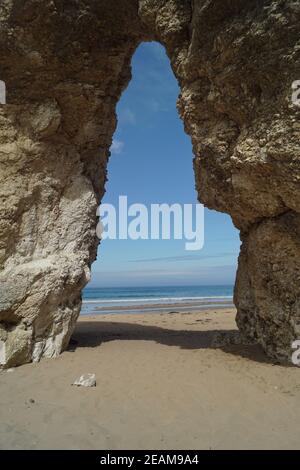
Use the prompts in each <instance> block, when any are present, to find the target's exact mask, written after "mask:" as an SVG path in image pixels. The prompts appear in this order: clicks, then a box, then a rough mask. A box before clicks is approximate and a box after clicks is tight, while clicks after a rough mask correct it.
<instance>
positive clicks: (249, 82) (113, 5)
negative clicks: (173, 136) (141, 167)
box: [0, 0, 300, 366]
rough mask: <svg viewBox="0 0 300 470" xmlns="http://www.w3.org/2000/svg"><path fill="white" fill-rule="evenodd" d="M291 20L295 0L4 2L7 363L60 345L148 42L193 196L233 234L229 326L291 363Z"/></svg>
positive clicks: (294, 174) (297, 278) (298, 319)
mask: <svg viewBox="0 0 300 470" xmlns="http://www.w3.org/2000/svg"><path fill="white" fill-rule="evenodd" d="M299 25H300V7H299V3H298V2H295V1H293V0H282V1H278V0H276V1H275V0H273V1H272V0H259V1H258V0H247V1H246V2H245V0H233V1H232V0H226V1H224V0H114V2H111V1H110V0H100V1H99V0H70V1H68V2H64V1H62V0H27V1H25V0H6V1H4V2H1V5H0V79H1V80H3V81H5V83H6V89H7V105H5V106H1V109H0V126H1V127H0V128H1V132H0V165H1V166H0V174H1V186H0V198H1V219H0V235H1V238H0V267H1V274H0V277H1V284H0V289H1V291H0V364H1V365H3V366H11V365H18V364H22V363H25V362H28V361H31V360H39V359H40V358H41V357H43V356H46V357H52V356H55V355H57V354H59V353H60V352H61V351H62V350H63V349H64V348H65V347H66V346H67V344H68V341H69V338H70V335H71V333H72V331H73V327H74V325H75V322H76V319H77V316H78V314H79V311H80V306H81V290H82V288H83V287H84V285H85V284H86V282H87V281H88V280H89V275H90V266H91V263H92V262H93V260H94V259H95V257H96V250H97V244H98V242H97V238H96V236H95V226H96V222H97V220H96V207H97V205H98V203H99V201H100V200H101V197H102V195H103V192H104V184H105V179H106V163H107V159H108V157H109V147H110V145H111V140H112V135H113V132H114V130H115V127H116V116H115V107H116V104H117V101H118V99H119V97H120V95H121V92H122V90H123V89H124V88H125V87H126V85H127V84H128V82H129V80H130V60H131V57H132V55H133V53H134V51H135V49H136V47H137V46H138V44H139V43H140V42H141V41H149V40H157V41H159V42H161V43H162V44H163V45H164V46H165V48H166V50H167V53H168V55H169V57H170V60H171V64H172V68H173V71H174V74H175V76H176V77H177V80H178V82H179V84H180V88H181V95H180V98H179V102H178V109H179V112H180V115H181V117H182V119H183V120H184V124H185V128H186V131H187V133H188V134H189V135H190V136H191V138H192V142H193V148H194V154H195V160H194V168H195V177H196V186H197V189H198V193H199V199H200V200H201V201H202V202H203V203H204V204H206V205H207V206H208V207H209V208H212V209H216V210H219V211H224V212H227V213H229V214H230V215H231V217H232V219H233V221H234V224H235V225H236V227H237V228H238V229H239V230H240V232H241V238H242V241H243V244H242V250H241V254H240V258H239V268H238V273H237V281H236V287H235V303H236V306H237V309H238V314H237V323H238V326H239V328H240V330H241V331H242V332H243V333H244V334H246V335H247V336H250V337H251V338H255V339H257V340H258V341H259V342H260V343H261V344H262V345H263V347H264V349H265V351H266V352H267V354H269V355H270V356H271V357H273V358H276V359H277V360H281V361H288V360H289V357H290V354H291V342H292V340H293V339H296V338H298V337H300V297H299V295H300V256H299V255H300V238H299V236H300V213H299V212H300V144H299V142H300V139H299V138H300V121H299V117H300V108H299V107H298V106H297V105H295V104H294V103H293V102H292V100H291V93H292V90H291V85H292V83H293V82H294V81H295V80H297V79H300V60H299V59H300V46H299V32H300V26H299Z"/></svg>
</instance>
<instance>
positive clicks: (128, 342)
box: [0, 309, 300, 450]
mask: <svg viewBox="0 0 300 470" xmlns="http://www.w3.org/2000/svg"><path fill="white" fill-rule="evenodd" d="M74 339H75V340H76V341H78V344H77V345H76V346H75V345H73V350H69V351H66V352H65V353H64V354H62V355H61V356H60V357H58V358H57V359H49V360H43V361H42V362H40V363H39V364H28V365H25V366H22V367H19V368H16V369H14V370H13V371H12V372H7V371H3V372H1V373H0V401H1V403H0V448H1V449H8V448H9V449H22V448H25V449H49V448H50V449H109V450H113V449H135V448H137V449H228V448H233V449H240V448H255V449H267V448H280V449H283V448H284V449H287V448H294V449H296V448H300V442H299V427H300V408H299V399H300V370H299V369H298V368H296V367H282V366H280V365H274V364H272V363H270V362H269V361H268V360H267V359H266V357H265V356H264V354H263V353H262V351H261V350H260V348H259V347H258V346H256V345H254V346H253V345H251V346H250V345H242V344H239V336H238V333H237V331H236V326H235V322H234V311H233V310H228V309H223V310H218V311H201V312H198V313H191V314H184V313H180V314H166V313H164V314H158V313H156V314H152V315H151V314H149V313H147V314H143V315H142V314H141V315H138V314H132V315H125V314H120V315H103V316H102V315H101V316H100V315H98V316H90V317H82V318H81V319H80V321H79V322H78V326H77V329H76V332H75V334H74ZM230 343H236V344H230ZM87 372H91V373H95V374H96V376H97V387H95V388H81V387H74V386H71V383H72V382H73V381H74V380H75V379H76V378H77V377H78V376H80V375H81V374H83V373H87Z"/></svg>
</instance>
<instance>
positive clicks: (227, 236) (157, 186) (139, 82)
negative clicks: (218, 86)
mask: <svg viewBox="0 0 300 470" xmlns="http://www.w3.org/2000/svg"><path fill="white" fill-rule="evenodd" d="M132 73H133V78H132V80H131V82H130V84H129V86H128V88H127V89H126V90H125V92H124V93H123V95H122V97H121V100H120V102H119V104H118V108H117V114H118V127H117V130H116V133H115V135H114V143H113V146H112V155H111V158H110V162H109V166H108V182H107V184H106V194H105V197H104V199H103V202H105V203H111V204H114V205H116V206H117V204H118V198H119V195H127V196H128V203H129V204H132V203H142V204H145V205H146V206H148V207H150V204H151V203H168V204H173V203H181V204H183V203H196V201H197V197H196V191H195V189H194V188H195V183H194V175H193V167H192V160H193V153H192V146H191V141H190V138H189V136H187V135H186V134H185V133H184V129H183V124H182V122H181V120H180V118H179V116H178V113H177V110H176V101H177V97H178V94H179V89H178V85H177V82H176V79H175V77H174V75H173V73H172V70H171V67H170V63H169V59H168V58H167V56H166V54H165V52H164V49H163V48H162V46H160V45H159V44H158V43H144V44H142V45H141V46H140V47H139V48H138V49H137V51H136V53H135V55H134V57H133V61H132ZM239 246H240V241H239V236H238V231H237V230H236V229H235V228H234V227H233V225H232V222H231V219H230V217H229V216H227V215H225V214H221V213H217V212H215V211H210V210H207V209H205V242H204V247H203V249H202V250H200V251H194V252H192V251H186V250H185V241H184V240H103V241H102V242H101V246H100V249H99V251H98V259H97V261H96V262H95V263H94V264H93V269H92V281H91V283H90V287H96V286H97V287H100V286H101V287H118V286H160V285H164V286H170V285H216V284H217V285H222V284H233V282H234V277H235V272H236V264H237V256H238V252H239Z"/></svg>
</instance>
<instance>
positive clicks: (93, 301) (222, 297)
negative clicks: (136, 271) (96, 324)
mask: <svg viewBox="0 0 300 470" xmlns="http://www.w3.org/2000/svg"><path fill="white" fill-rule="evenodd" d="M228 299H233V297H232V295H227V296H226V295H219V296H201V297H151V298H138V297H135V298H127V299H83V301H82V303H84V304H99V303H101V304H111V303H129V302H152V303H162V302H173V303H177V302H186V301H190V302H193V301H199V300H216V301H221V300H228Z"/></svg>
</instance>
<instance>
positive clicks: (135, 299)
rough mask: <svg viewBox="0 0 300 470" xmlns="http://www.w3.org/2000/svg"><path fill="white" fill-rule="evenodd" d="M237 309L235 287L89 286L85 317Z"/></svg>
mask: <svg viewBox="0 0 300 470" xmlns="http://www.w3.org/2000/svg"><path fill="white" fill-rule="evenodd" d="M228 307H233V286H169V287H118V288H117V287H108V288H103V287H101V288H95V287H87V288H85V289H84V291H83V303H82V309H81V315H90V314H116V313H118V314H120V313H126V314H127V313H146V312H148V313H155V312H169V313H176V312H191V311H198V310H202V309H203V310H204V309H208V308H228Z"/></svg>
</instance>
